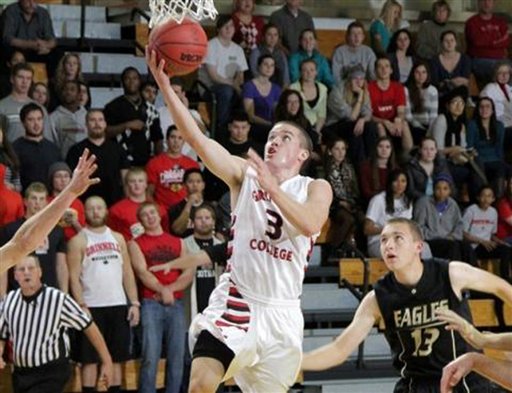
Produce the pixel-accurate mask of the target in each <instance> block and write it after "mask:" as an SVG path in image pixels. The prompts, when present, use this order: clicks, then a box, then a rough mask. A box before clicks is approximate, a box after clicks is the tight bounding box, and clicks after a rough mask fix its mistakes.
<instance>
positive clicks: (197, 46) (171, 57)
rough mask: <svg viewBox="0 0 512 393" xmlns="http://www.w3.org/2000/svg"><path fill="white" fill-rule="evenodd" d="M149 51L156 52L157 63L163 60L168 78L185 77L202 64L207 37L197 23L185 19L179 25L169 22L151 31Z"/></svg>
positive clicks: (206, 47)
mask: <svg viewBox="0 0 512 393" xmlns="http://www.w3.org/2000/svg"><path fill="white" fill-rule="evenodd" d="M149 50H154V51H155V52H156V56H157V59H158V61H160V60H161V59H164V60H165V63H166V67H167V73H168V74H169V75H170V76H178V75H185V74H189V73H191V72H192V71H194V70H196V69H197V68H198V67H199V66H200V65H201V63H202V62H203V59H204V57H205V56H206V52H207V50H208V37H207V36H206V33H205V32H204V30H203V28H202V27H201V25H200V24H199V23H197V22H194V21H192V20H190V19H185V20H184V21H183V22H182V23H181V24H180V23H177V22H175V21H173V20H171V21H168V22H165V23H162V24H161V25H159V26H157V27H155V28H154V29H153V30H152V31H151V34H150V35H149Z"/></svg>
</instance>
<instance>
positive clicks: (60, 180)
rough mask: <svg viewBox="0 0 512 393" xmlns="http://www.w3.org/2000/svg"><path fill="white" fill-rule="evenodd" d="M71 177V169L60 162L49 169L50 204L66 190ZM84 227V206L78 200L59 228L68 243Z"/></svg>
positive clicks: (65, 214) (73, 203) (71, 206)
mask: <svg viewBox="0 0 512 393" xmlns="http://www.w3.org/2000/svg"><path fill="white" fill-rule="evenodd" d="M71 175H72V173H71V169H70V168H69V166H68V164H66V163H65V162H61V161H59V162H56V163H54V164H52V165H51V166H50V169H48V186H49V191H50V195H49V196H48V203H50V202H51V201H52V200H54V199H55V197H57V195H59V194H60V193H61V192H62V191H63V190H64V188H66V186H67V185H68V184H69V182H70V181H71ZM84 225H85V210H84V204H83V203H82V201H80V199H78V198H76V199H75V200H73V202H72V203H71V205H70V206H69V208H68V209H67V210H66V212H65V213H64V215H63V216H62V218H61V219H60V221H59V226H60V227H61V228H62V229H63V231H64V239H65V240H66V241H68V240H70V239H71V238H72V237H73V236H75V235H76V234H77V233H78V232H80V231H81V230H82V228H83V227H84Z"/></svg>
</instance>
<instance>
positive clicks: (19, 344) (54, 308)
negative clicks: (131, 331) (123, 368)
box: [0, 255, 112, 392]
mask: <svg viewBox="0 0 512 393" xmlns="http://www.w3.org/2000/svg"><path fill="white" fill-rule="evenodd" d="M15 276H16V280H17V281H18V283H19V285H20V289H19V290H18V291H13V292H11V293H10V294H9V295H8V296H7V298H6V299H5V303H4V308H3V311H4V312H3V313H2V315H1V316H0V340H1V342H0V359H2V356H3V355H4V349H5V348H6V341H7V340H8V339H10V340H12V341H11V342H12V352H13V358H14V372H13V376H12V379H13V385H14V386H13V387H14V391H15V392H30V391H32V392H33V391H38V392H62V391H63V390H64V386H65V385H66V383H67V382H68V380H69V378H70V376H71V375H72V371H71V364H70V363H69V359H68V358H69V349H70V348H69V336H68V329H70V328H72V329H77V330H82V331H83V332H84V334H85V335H86V336H87V338H88V339H89V341H90V342H91V344H92V346H93V347H94V349H95V353H96V352H97V353H98V355H99V357H100V359H101V363H102V364H101V370H100V375H99V381H98V382H99V385H100V387H102V388H103V387H106V388H108V386H109V384H110V382H111V380H112V359H111V358H110V354H109V353H108V349H107V346H106V344H105V341H104V339H103V337H102V336H101V333H100V332H99V330H98V327H97V326H96V324H95V323H94V322H93V321H92V318H91V317H90V316H89V315H88V314H87V313H86V312H85V311H83V310H81V309H80V306H79V305H78V304H76V303H75V301H73V300H72V299H71V297H70V296H68V295H66V294H65V293H63V292H61V291H58V290H56V289H53V288H48V287H47V286H45V285H43V284H42V283H41V266H40V264H39V261H38V258H37V257H36V256H33V255H29V256H25V257H24V258H23V259H21V260H20V261H19V262H18V264H17V265H16V267H15ZM0 366H1V368H3V367H4V366H5V363H4V361H3V359H2V360H0ZM95 382H96V381H95Z"/></svg>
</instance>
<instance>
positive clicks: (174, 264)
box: [149, 250, 212, 273]
mask: <svg viewBox="0 0 512 393" xmlns="http://www.w3.org/2000/svg"><path fill="white" fill-rule="evenodd" d="M211 263H212V260H211V259H210V257H209V256H208V254H207V253H206V252H205V251H203V250H201V251H199V252H197V253H194V254H187V255H185V256H182V257H179V258H177V259H174V260H172V261H170V262H166V263H162V264H161V265H155V266H151V267H150V268H149V271H150V272H159V271H162V270H163V271H164V273H169V272H170V271H171V270H172V269H181V270H183V269H189V268H195V267H199V266H207V265H209V264H211Z"/></svg>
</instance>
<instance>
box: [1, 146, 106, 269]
mask: <svg viewBox="0 0 512 393" xmlns="http://www.w3.org/2000/svg"><path fill="white" fill-rule="evenodd" d="M95 160H96V157H95V156H94V155H91V156H89V150H88V149H85V150H84V152H83V154H82V156H81V157H80V159H79V160H78V165H77V166H76V168H75V170H74V171H73V177H72V178H71V182H70V183H69V184H68V185H67V187H66V188H65V189H64V190H63V191H62V192H61V193H60V194H59V195H58V196H57V197H56V198H55V199H54V200H52V201H51V202H50V203H49V204H48V206H46V207H45V208H44V209H43V210H41V211H40V212H38V213H37V214H35V215H33V216H32V217H30V218H29V219H28V220H27V221H25V222H24V223H23V225H22V226H21V227H20V228H19V229H18V231H17V232H16V233H15V234H14V236H13V238H12V239H11V240H10V241H9V242H8V243H7V244H5V245H4V246H3V247H1V248H0V273H2V272H4V271H6V270H8V269H9V268H10V267H12V266H14V265H15V264H16V263H17V262H19V260H20V259H21V258H23V257H24V256H26V255H28V254H30V253H31V252H33V251H34V250H35V249H36V248H37V247H38V246H39V245H40V244H41V243H43V241H44V239H45V238H46V236H47V235H48V233H50V231H51V230H52V229H53V227H54V226H55V225H56V224H57V223H58V222H59V220H60V218H61V217H62V215H63V214H64V212H65V211H66V209H67V208H68V207H69V205H71V203H72V202H73V200H75V199H76V198H77V197H78V196H79V195H80V194H82V193H84V192H85V190H87V188H88V187H89V186H90V185H92V184H96V183H98V182H99V181H100V180H99V179H98V178H91V176H92V174H93V173H94V171H95V170H96V168H97V165H96V164H95V163H94V162H95Z"/></svg>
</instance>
